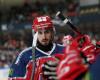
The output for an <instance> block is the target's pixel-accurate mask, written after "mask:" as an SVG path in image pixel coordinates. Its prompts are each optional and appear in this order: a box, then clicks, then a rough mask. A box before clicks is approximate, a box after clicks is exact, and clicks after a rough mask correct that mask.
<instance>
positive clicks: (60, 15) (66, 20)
mask: <svg viewBox="0 0 100 80" xmlns="http://www.w3.org/2000/svg"><path fill="white" fill-rule="evenodd" d="M56 16H57V17H59V18H60V19H61V20H62V21H63V22H64V23H65V24H68V25H69V26H70V28H71V29H72V30H73V31H74V32H76V33H77V34H78V35H82V34H81V32H80V31H79V30H78V29H77V28H76V27H75V26H74V25H73V24H72V23H71V21H69V20H68V18H65V17H64V16H63V15H62V13H61V12H60V11H58V12H57V14H56Z"/></svg>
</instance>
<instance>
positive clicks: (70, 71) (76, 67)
mask: <svg viewBox="0 0 100 80" xmlns="http://www.w3.org/2000/svg"><path fill="white" fill-rule="evenodd" d="M79 54H80V53H79V51H78V50H76V49H73V50H71V49H70V48H67V53H66V57H65V59H64V60H62V61H61V62H60V63H59V65H58V67H57V78H58V80H75V79H76V78H77V77H78V76H80V75H81V74H83V73H85V72H86V71H87V69H88V65H86V64H84V62H83V59H82V58H81V57H80V55H79Z"/></svg>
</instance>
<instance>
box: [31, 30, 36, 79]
mask: <svg viewBox="0 0 100 80" xmlns="http://www.w3.org/2000/svg"><path fill="white" fill-rule="evenodd" d="M32 34H33V35H34V36H33V43H32V59H33V63H32V74H31V78H30V80H34V73H35V67H36V59H35V49H36V44H37V35H38V32H36V33H35V32H34V31H33V30H32Z"/></svg>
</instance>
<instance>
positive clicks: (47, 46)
mask: <svg viewBox="0 0 100 80" xmlns="http://www.w3.org/2000/svg"><path fill="white" fill-rule="evenodd" d="M37 47H38V48H39V49H41V50H42V51H44V52H48V51H50V50H51V49H52V47H53V44H52V43H49V44H48V45H46V46H43V45H41V43H39V42H38V44H37Z"/></svg>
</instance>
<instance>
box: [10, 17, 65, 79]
mask: <svg viewBox="0 0 100 80" xmlns="http://www.w3.org/2000/svg"><path fill="white" fill-rule="evenodd" d="M32 29H33V30H34V32H35V33H37V36H35V37H34V40H33V43H34V42H35V41H36V42H37V43H36V47H34V48H35V49H34V50H35V51H32V49H33V47H29V48H27V49H25V50H23V51H22V52H21V53H19V55H18V56H17V58H16V60H15V61H14V62H13V64H12V65H11V67H10V73H9V80H41V79H42V80H45V79H44V77H45V78H46V80H49V78H50V80H53V79H54V78H53V77H52V76H50V77H49V76H48V74H47V73H46V74H45V73H42V72H43V70H44V71H45V70H46V69H45V67H43V68H44V69H43V70H42V66H43V64H44V63H46V62H48V61H50V60H54V61H55V62H54V63H53V64H54V65H56V59H55V56H56V55H58V54H63V53H64V49H65V48H64V47H63V46H61V45H58V44H55V43H54V42H53V39H54V34H55V32H54V26H53V23H52V20H51V19H50V17H49V16H40V17H36V18H35V19H34V21H33V25H32ZM33 35H34V34H33ZM35 35H36V34H35ZM35 38H37V40H35ZM33 52H35V53H33ZM33 54H35V56H34V55H33ZM32 57H35V63H33V58H32ZM58 57H59V58H60V57H61V56H59V55H58ZM50 64H51V63H50ZM32 65H35V71H34V72H32V71H33V68H32ZM54 70H55V69H54ZM41 71H42V72H41ZM50 74H51V75H52V74H53V73H50ZM32 76H33V78H31V77H32ZM43 76H44V77H43Z"/></svg>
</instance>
